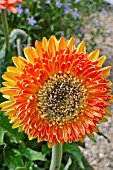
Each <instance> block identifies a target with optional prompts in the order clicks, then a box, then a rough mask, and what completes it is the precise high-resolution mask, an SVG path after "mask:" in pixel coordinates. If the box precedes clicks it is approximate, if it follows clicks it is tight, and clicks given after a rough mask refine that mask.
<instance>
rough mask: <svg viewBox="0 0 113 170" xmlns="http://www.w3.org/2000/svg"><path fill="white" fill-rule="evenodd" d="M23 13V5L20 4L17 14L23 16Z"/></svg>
mask: <svg viewBox="0 0 113 170" xmlns="http://www.w3.org/2000/svg"><path fill="white" fill-rule="evenodd" d="M22 12H23V9H22V4H19V5H18V6H17V13H18V14H21V13H22Z"/></svg>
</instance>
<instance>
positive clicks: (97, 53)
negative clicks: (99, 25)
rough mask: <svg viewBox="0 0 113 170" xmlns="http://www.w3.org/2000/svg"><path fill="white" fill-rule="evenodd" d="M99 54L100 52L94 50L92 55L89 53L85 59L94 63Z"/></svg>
mask: <svg viewBox="0 0 113 170" xmlns="http://www.w3.org/2000/svg"><path fill="white" fill-rule="evenodd" d="M99 54H100V51H99V50H95V51H93V52H92V53H90V54H89V55H88V56H87V58H89V59H90V60H91V61H96V60H98V57H99Z"/></svg>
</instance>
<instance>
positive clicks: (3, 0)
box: [0, 0, 24, 14]
mask: <svg viewBox="0 0 113 170" xmlns="http://www.w3.org/2000/svg"><path fill="white" fill-rule="evenodd" d="M18 3H24V0H0V10H2V9H5V8H8V9H9V10H10V11H11V12H12V13H14V14H15V13H17V9H16V7H15V5H16V4H18Z"/></svg>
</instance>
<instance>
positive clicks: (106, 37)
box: [0, 0, 113, 170]
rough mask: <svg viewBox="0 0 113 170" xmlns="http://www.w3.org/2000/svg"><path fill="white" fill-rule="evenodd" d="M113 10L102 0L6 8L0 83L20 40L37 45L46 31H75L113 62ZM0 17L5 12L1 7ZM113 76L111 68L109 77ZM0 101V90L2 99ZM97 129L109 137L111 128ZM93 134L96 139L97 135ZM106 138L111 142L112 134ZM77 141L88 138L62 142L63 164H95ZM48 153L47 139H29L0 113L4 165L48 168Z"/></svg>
mask: <svg viewBox="0 0 113 170" xmlns="http://www.w3.org/2000/svg"><path fill="white" fill-rule="evenodd" d="M112 15H113V6H112V4H110V3H107V2H105V1H103V0H95V1H92V0H73V1H72V0H31V1H29V0H26V1H25V3H24V4H18V5H17V14H13V13H11V12H10V11H9V10H6V17H7V21H8V27H9V42H10V51H9V50H8V49H7V48H6V41H5V36H4V27H3V20H2V19H0V86H2V83H1V82H2V74H3V72H4V71H5V70H6V67H7V66H8V65H12V64H13V63H12V59H11V58H12V56H15V55H16V56H17V55H20V51H19V49H18V48H17V47H18V44H19V43H20V44H21V49H23V48H24V47H26V46H29V45H34V42H35V40H36V39H38V40H41V39H42V37H43V36H46V37H47V38H49V37H50V36H51V35H53V34H54V35H55V36H56V37H58V38H59V37H61V36H64V37H66V38H69V37H71V36H74V37H75V38H76V43H79V42H80V41H81V40H83V39H84V40H85V41H86V44H87V49H88V52H90V51H92V50H94V49H96V48H99V49H101V54H105V55H106V56H107V57H108V60H107V62H108V63H110V65H112V64H113V59H112V57H113V51H111V49H112V48H113V41H112V39H113V29H112V28H113V22H112V20H113V17H112ZM0 17H1V18H2V12H1V10H0ZM15 32H16V33H15ZM111 63H112V64H111ZM112 76H113V73H112V74H111V78H112ZM2 101H3V98H2V96H1V95H0V102H2ZM98 135H101V136H103V137H104V138H107V137H106V135H107V133H106V134H103V133H99V134H98ZM91 140H92V141H94V142H96V141H95V139H94V138H91ZM103 140H105V139H103ZM107 140H108V142H109V139H108V138H107ZM79 146H80V148H81V147H82V148H85V143H83V144H82V143H77V144H75V143H73V144H64V146H63V161H62V166H61V170H68V169H69V170H75V169H77V170H82V169H86V170H92V169H93V167H91V166H90V165H89V163H88V161H87V160H86V158H85V157H84V155H83V153H82V152H81V150H80V148H79ZM50 159H51V149H48V147H47V144H46V142H42V143H37V142H36V140H32V141H29V140H28V137H27V135H25V134H24V133H18V131H17V130H13V129H12V128H11V125H10V124H9V120H8V118H7V116H5V115H4V113H3V112H1V113H0V169H1V170H6V169H9V170H35V169H36V170H46V169H48V168H49V165H50ZM111 166H112V165H111ZM112 168H113V166H112V167H111V169H112ZM99 170H100V169H99ZM105 170H107V169H105ZM109 170H110V169H109Z"/></svg>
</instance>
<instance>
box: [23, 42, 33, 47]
mask: <svg viewBox="0 0 113 170" xmlns="http://www.w3.org/2000/svg"><path fill="white" fill-rule="evenodd" d="M23 46H24V48H25V47H28V46H31V43H28V44H23Z"/></svg>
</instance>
